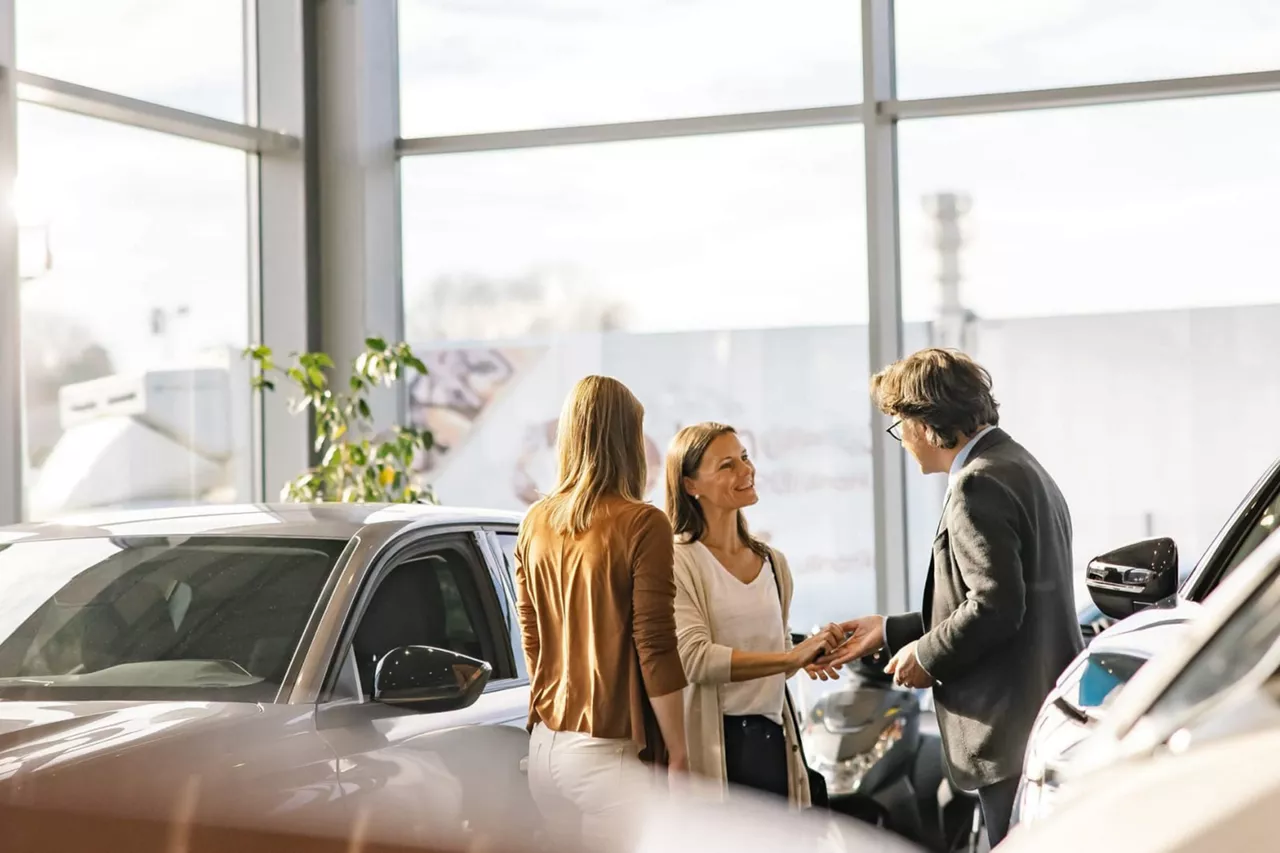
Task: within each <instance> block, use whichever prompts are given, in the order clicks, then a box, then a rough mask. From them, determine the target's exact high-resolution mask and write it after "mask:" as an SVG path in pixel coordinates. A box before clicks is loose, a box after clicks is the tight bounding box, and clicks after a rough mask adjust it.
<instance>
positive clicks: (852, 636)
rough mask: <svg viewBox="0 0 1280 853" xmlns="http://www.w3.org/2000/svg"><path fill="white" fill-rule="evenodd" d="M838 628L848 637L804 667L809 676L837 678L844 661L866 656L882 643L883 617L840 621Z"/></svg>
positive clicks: (827, 678) (828, 679)
mask: <svg viewBox="0 0 1280 853" xmlns="http://www.w3.org/2000/svg"><path fill="white" fill-rule="evenodd" d="M840 628H841V629H843V630H844V632H845V633H846V634H848V639H846V640H845V641H844V643H842V644H841V645H840V646H839V647H838V648H836V649H833V650H832V651H831V652H830V653H829V654H826V655H823V656H822V657H820V658H818V659H817V660H815V661H814V662H813V663H811V664H809V666H807V667H805V669H806V671H807V672H808V673H809V677H810V678H813V679H819V680H822V681H830V680H833V679H837V678H839V677H840V673H839V670H840V668H841V667H842V666H844V665H845V664H846V663H848V662H849V661H851V660H856V659H858V658H862V657H866V656H867V655H869V654H871V653H873V652H875V651H876V650H877V649H879V648H880V647H881V646H883V645H884V618H883V617H881V616H863V617H861V618H858V619H850V620H849V621H848V622H842V623H841V624H840Z"/></svg>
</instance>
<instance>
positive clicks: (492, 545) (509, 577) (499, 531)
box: [486, 526, 529, 684]
mask: <svg viewBox="0 0 1280 853" xmlns="http://www.w3.org/2000/svg"><path fill="white" fill-rule="evenodd" d="M486 534H487V539H488V543H489V549H490V552H489V553H490V562H491V563H492V565H493V572H494V577H495V583H497V584H499V585H500V586H501V587H502V590H503V592H504V594H505V598H506V605H505V608H504V609H505V610H506V616H507V622H506V629H507V645H508V647H509V648H510V649H511V655H512V658H513V659H514V663H515V668H516V674H517V678H516V683H518V684H528V683H529V673H528V671H527V668H528V667H527V664H526V663H525V658H524V638H523V637H522V636H521V634H520V618H519V615H518V611H517V610H516V586H515V572H516V567H515V564H514V563H513V564H511V565H510V566H509V567H508V565H507V549H506V548H505V547H503V544H502V538H503V537H504V536H510V537H511V539H512V544H513V545H514V542H515V540H516V538H517V537H518V536H519V535H520V528H519V527H514V526H512V527H491V528H489V529H488V530H487V531H486Z"/></svg>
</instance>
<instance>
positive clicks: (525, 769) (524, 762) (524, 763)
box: [520, 755, 529, 776]
mask: <svg viewBox="0 0 1280 853" xmlns="http://www.w3.org/2000/svg"><path fill="white" fill-rule="evenodd" d="M520 772H521V773H524V774H525V775H526V776H527V775H528V774H529V756H527V755H526V756H525V757H524V758H522V759H520Z"/></svg>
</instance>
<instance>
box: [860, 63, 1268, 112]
mask: <svg viewBox="0 0 1280 853" xmlns="http://www.w3.org/2000/svg"><path fill="white" fill-rule="evenodd" d="M1277 91H1280V71H1258V72H1252V73H1247V74H1223V75H1218V76H1213V77H1181V78H1170V79H1166V80H1143V81H1138V82H1134V83H1107V84H1103V85H1097V86H1071V87H1065V88H1059V89H1031V90H1027V91H1022V92H994V93H989V94H982V95H961V96H956V97H947V98H918V99H914V100H907V101H899V100H894V99H890V100H888V101H885V102H884V103H883V104H882V105H881V111H882V113H883V114H884V115H886V116H887V117H890V118H894V119H916V118H941V117H945V116H963V115H979V114H989V113H1007V112H1021V111H1025V110H1048V109H1061V108H1064V107H1088V106H1102V105H1106V104H1131V103H1141V102H1144V101H1167V100H1176V99H1181V98H1206V97H1212V96H1215V95H1243V94H1250V93H1254V92H1277Z"/></svg>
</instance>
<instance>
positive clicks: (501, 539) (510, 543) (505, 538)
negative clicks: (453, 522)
mask: <svg viewBox="0 0 1280 853" xmlns="http://www.w3.org/2000/svg"><path fill="white" fill-rule="evenodd" d="M497 536H498V545H499V546H501V550H502V561H503V563H504V565H505V567H506V570H507V577H508V578H510V579H511V592H512V595H514V594H515V589H516V534H514V533H499V534H497ZM507 633H508V634H509V635H510V637H511V653H512V654H513V655H514V656H515V659H516V669H517V670H518V673H519V676H520V678H528V677H529V666H528V663H527V662H526V661H525V659H524V641H523V639H522V638H521V636H520V623H519V622H518V621H517V620H516V619H515V618H514V613H513V616H512V619H511V624H510V625H508V626H507Z"/></svg>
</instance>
